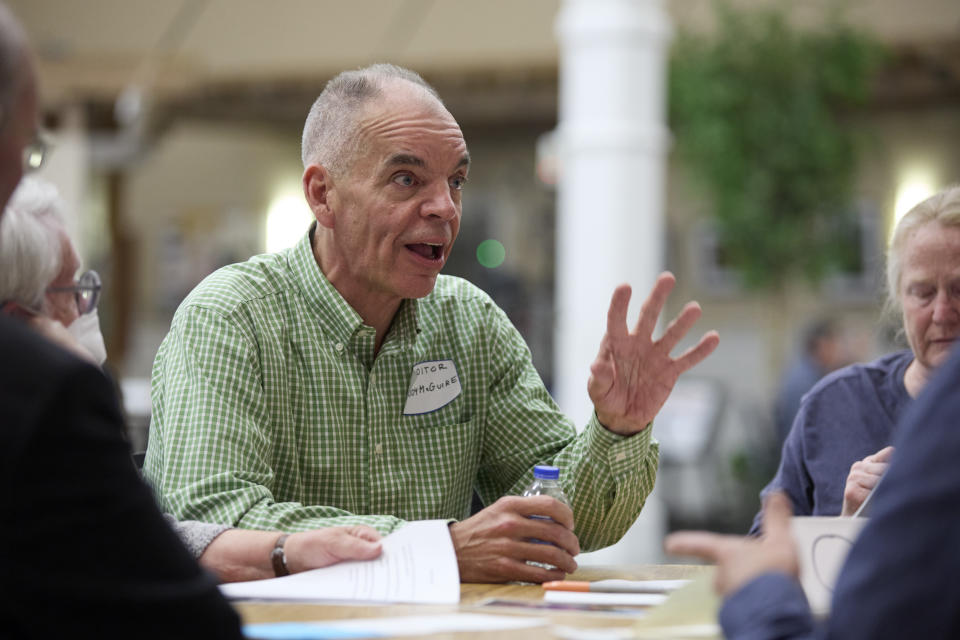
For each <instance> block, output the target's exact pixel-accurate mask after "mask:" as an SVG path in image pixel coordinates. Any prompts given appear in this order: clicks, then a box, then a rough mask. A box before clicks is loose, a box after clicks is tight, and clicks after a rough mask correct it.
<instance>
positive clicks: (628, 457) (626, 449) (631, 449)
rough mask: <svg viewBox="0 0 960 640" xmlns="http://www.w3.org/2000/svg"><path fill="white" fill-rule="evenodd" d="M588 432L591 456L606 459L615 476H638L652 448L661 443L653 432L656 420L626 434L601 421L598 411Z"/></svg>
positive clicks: (588, 448) (590, 423)
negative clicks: (638, 430)
mask: <svg viewBox="0 0 960 640" xmlns="http://www.w3.org/2000/svg"><path fill="white" fill-rule="evenodd" d="M584 432H585V434H586V439H587V452H588V455H589V456H590V458H591V459H592V460H597V461H605V462H606V465H607V467H608V468H609V469H610V473H611V475H612V476H613V477H620V476H624V475H628V474H631V475H635V474H636V471H637V465H638V464H640V463H641V462H642V461H643V460H645V459H646V456H647V454H648V453H649V451H650V449H651V447H652V448H659V446H660V445H659V443H657V441H656V439H655V438H654V437H653V435H652V432H653V423H650V424H649V425H647V428H646V429H644V430H643V431H640V432H638V433H634V434H632V435H629V436H623V435H620V434H619V433H614V432H613V431H610V430H609V429H607V428H606V427H604V426H603V425H602V424H600V421H599V420H597V414H596V413H594V414H593V415H592V416H591V417H590V422H588V423H587V428H586V429H585V430H584Z"/></svg>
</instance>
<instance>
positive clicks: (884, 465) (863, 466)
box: [858, 462, 890, 477]
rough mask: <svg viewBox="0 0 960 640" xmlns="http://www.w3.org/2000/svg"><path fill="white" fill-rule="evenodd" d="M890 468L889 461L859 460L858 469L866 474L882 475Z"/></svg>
mask: <svg viewBox="0 0 960 640" xmlns="http://www.w3.org/2000/svg"><path fill="white" fill-rule="evenodd" d="M889 468H890V463H889V462H861V463H860V467H859V469H858V471H860V472H861V473H863V474H865V475H868V476H878V477H879V476H882V475H883V474H885V473H886V472H887V469H889Z"/></svg>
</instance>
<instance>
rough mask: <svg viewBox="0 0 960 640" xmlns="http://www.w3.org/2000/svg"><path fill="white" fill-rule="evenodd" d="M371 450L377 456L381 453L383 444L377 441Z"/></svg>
mask: <svg viewBox="0 0 960 640" xmlns="http://www.w3.org/2000/svg"><path fill="white" fill-rule="evenodd" d="M373 452H374V453H375V454H377V455H378V456H379V455H383V445H382V444H380V443H379V442H378V443H377V444H376V446H374V447H373Z"/></svg>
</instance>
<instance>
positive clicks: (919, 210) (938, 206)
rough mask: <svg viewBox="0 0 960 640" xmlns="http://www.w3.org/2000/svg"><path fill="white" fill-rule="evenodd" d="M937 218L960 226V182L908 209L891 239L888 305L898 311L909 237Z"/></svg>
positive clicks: (954, 225)
mask: <svg viewBox="0 0 960 640" xmlns="http://www.w3.org/2000/svg"><path fill="white" fill-rule="evenodd" d="M931 222H937V223H939V224H941V225H943V226H945V227H960V185H953V186H950V187H947V188H946V189H944V190H943V191H941V192H939V193H937V194H934V195H932V196H930V197H929V198H927V199H926V200H924V201H923V202H921V203H920V204H918V205H916V206H914V207H913V208H912V209H910V211H908V212H907V213H906V214H904V216H903V217H902V218H900V222H898V223H897V228H896V229H894V231H893V237H892V238H891V239H890V248H889V249H888V250H887V306H888V308H889V309H890V310H892V311H896V312H897V313H899V312H900V310H901V305H900V279H901V278H902V277H903V252H904V249H905V248H906V245H907V240H908V239H909V238H910V236H911V235H913V232H914V231H916V230H917V229H919V228H920V227H922V226H924V225H926V224H929V223H931Z"/></svg>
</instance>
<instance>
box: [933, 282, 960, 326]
mask: <svg viewBox="0 0 960 640" xmlns="http://www.w3.org/2000/svg"><path fill="white" fill-rule="evenodd" d="M933 321H934V322H935V323H937V324H952V323H956V322H958V321H960V299H958V298H957V297H956V296H954V295H952V294H951V292H950V291H946V290H941V291H938V292H937V299H936V300H934V302H933Z"/></svg>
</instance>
